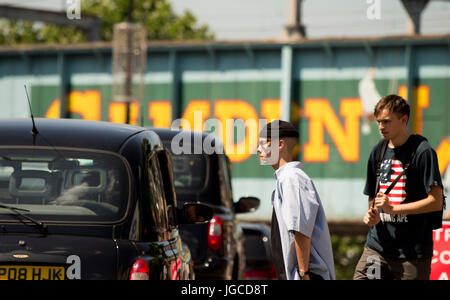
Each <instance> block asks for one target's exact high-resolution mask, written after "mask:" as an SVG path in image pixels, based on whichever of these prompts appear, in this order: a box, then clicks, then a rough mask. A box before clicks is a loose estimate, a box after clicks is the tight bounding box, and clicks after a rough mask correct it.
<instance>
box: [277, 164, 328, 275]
mask: <svg viewBox="0 0 450 300" xmlns="http://www.w3.org/2000/svg"><path fill="white" fill-rule="evenodd" d="M301 166H302V164H301V163H300V162H297V161H295V162H290V163H287V164H285V165H283V166H282V167H281V168H279V169H278V170H276V171H275V178H276V180H277V182H276V187H275V190H274V192H273V193H272V204H273V206H274V209H275V213H276V216H277V220H278V226H279V228H280V239H281V248H282V251H283V260H284V266H285V269H286V278H287V279H288V280H292V279H300V278H299V276H298V273H297V266H298V263H297V255H296V252H295V244H294V241H295V239H294V231H296V232H300V233H302V234H303V235H305V236H307V237H309V238H310V239H311V254H310V263H309V270H310V271H311V272H312V273H314V274H317V275H320V276H322V277H323V278H324V279H331V280H334V279H335V274H334V261H333V250H332V248H331V239H330V232H329V230H328V224H327V220H326V218H325V212H324V210H323V206H322V203H321V201H320V197H319V194H318V193H317V190H316V188H315V187H314V184H313V182H312V180H311V179H310V178H309V177H308V175H306V173H305V172H303V170H302V169H301Z"/></svg>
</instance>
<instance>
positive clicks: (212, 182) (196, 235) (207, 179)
mask: <svg viewBox="0 0 450 300" xmlns="http://www.w3.org/2000/svg"><path fill="white" fill-rule="evenodd" d="M153 130H154V131H155V132H156V133H157V134H158V135H159V136H160V137H161V140H162V142H163V144H164V145H165V147H166V149H167V150H168V151H169V152H170V153H171V154H172V160H173V165H174V181H175V190H176V195H177V201H178V204H179V205H183V204H184V203H190V202H192V201H195V202H200V203H203V204H204V205H208V206H209V207H211V208H213V210H214V215H213V217H212V219H211V222H209V224H203V225H195V226H193V225H191V224H183V225H182V226H180V234H181V237H182V238H183V239H184V240H185V241H186V243H187V244H188V246H189V248H190V249H191V253H192V257H193V258H194V262H195V264H194V269H195V274H196V278H197V279H201V280H210V279H212V280H238V279H244V272H245V261H246V260H245V249H244V232H243V230H242V227H241V226H240V222H239V220H238V219H237V214H243V213H247V212H252V211H255V210H256V209H258V207H259V204H260V200H259V199H258V198H255V197H242V198H240V199H239V200H238V201H236V202H235V201H234V198H233V189H232V183H231V179H232V176H231V163H230V160H229V158H228V156H227V155H226V154H225V153H224V151H223V144H222V142H221V140H220V139H218V138H216V137H215V136H214V135H212V134H207V133H204V132H203V133H202V132H195V131H188V130H175V129H164V128H153Z"/></svg>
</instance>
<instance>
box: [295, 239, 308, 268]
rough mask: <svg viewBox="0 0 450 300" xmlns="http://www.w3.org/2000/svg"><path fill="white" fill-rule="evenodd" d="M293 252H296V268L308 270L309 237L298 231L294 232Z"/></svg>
mask: <svg viewBox="0 0 450 300" xmlns="http://www.w3.org/2000/svg"><path fill="white" fill-rule="evenodd" d="M295 252H296V253H297V262H298V269H299V270H303V271H308V270H309V256H310V253H311V239H310V238H309V237H307V236H306V235H304V234H301V233H300V232H295Z"/></svg>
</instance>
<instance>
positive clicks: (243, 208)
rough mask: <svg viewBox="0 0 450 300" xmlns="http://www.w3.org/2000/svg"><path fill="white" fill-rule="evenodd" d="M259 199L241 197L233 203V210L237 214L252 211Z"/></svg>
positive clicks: (256, 207)
mask: <svg viewBox="0 0 450 300" xmlns="http://www.w3.org/2000/svg"><path fill="white" fill-rule="evenodd" d="M260 203H261V201H260V200H259V199H258V198H256V197H242V198H240V199H239V201H238V202H236V203H234V212H235V213H237V214H242V213H248V212H254V211H256V210H257V209H258V207H259V204H260Z"/></svg>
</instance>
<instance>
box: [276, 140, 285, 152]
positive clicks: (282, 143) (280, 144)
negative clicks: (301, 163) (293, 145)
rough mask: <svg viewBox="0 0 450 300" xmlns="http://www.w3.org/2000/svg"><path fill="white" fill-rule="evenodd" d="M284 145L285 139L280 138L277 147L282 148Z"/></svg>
mask: <svg viewBox="0 0 450 300" xmlns="http://www.w3.org/2000/svg"><path fill="white" fill-rule="evenodd" d="M286 146H287V145H286V141H285V140H280V141H279V144H278V147H279V148H280V150H281V149H284V148H285V147H286Z"/></svg>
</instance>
